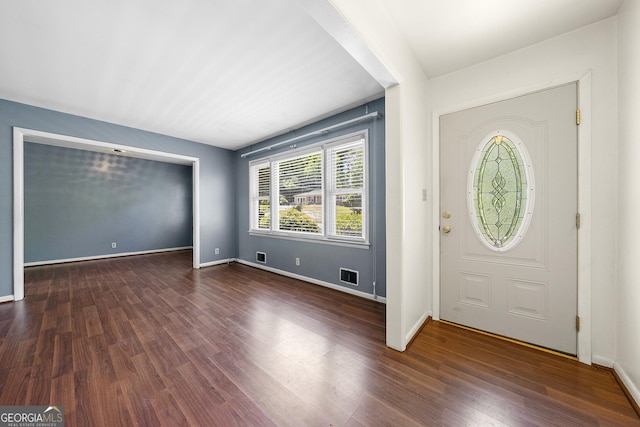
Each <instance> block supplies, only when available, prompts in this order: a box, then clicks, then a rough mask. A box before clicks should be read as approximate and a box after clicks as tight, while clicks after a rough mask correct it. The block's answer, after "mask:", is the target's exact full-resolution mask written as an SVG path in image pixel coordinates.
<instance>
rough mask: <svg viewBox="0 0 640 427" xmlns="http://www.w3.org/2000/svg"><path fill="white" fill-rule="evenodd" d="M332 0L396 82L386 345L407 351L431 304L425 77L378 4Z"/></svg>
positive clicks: (389, 139) (389, 143) (390, 140)
mask: <svg viewBox="0 0 640 427" xmlns="http://www.w3.org/2000/svg"><path fill="white" fill-rule="evenodd" d="M330 1H331V3H332V4H333V6H334V7H335V8H336V10H337V11H338V12H339V13H340V14H341V15H342V16H343V17H344V18H345V20H346V21H347V22H348V23H349V24H350V26H351V27H352V28H353V29H354V30H355V31H356V32H357V34H358V35H359V37H360V38H361V39H362V40H363V41H364V43H365V44H366V45H367V46H368V47H369V49H371V51H372V52H373V53H374V54H375V55H376V57H377V58H378V59H379V60H380V62H381V63H382V64H383V65H384V66H385V67H386V69H387V70H389V72H390V73H391V74H392V75H393V76H394V78H395V80H396V81H398V82H399V84H398V85H396V86H393V87H391V88H389V89H387V91H386V99H385V106H386V107H385V108H386V113H385V114H386V119H385V120H386V122H385V123H386V145H385V147H386V187H387V188H386V200H387V208H386V223H387V236H386V237H387V255H386V256H387V345H389V346H390V347H392V348H395V349H397V350H404V349H405V348H406V345H407V343H408V341H409V340H410V339H411V338H412V337H413V335H414V334H415V332H416V331H417V330H418V328H419V327H420V326H421V324H422V323H423V322H424V320H426V318H427V316H428V315H430V313H431V307H432V302H431V277H432V272H431V269H430V268H431V265H430V263H431V256H432V254H431V241H432V239H433V233H432V230H431V227H430V224H431V222H432V221H431V208H430V203H431V200H430V198H429V202H424V201H423V200H422V190H423V189H428V188H431V184H430V178H431V175H430V168H429V166H430V164H431V151H430V148H429V135H430V123H429V111H428V108H427V102H428V101H427V100H428V81H427V78H426V77H425V75H424V73H423V72H422V69H421V68H420V66H419V65H418V62H417V61H416V59H415V57H414V56H413V54H412V53H411V51H410V50H409V48H408V47H407V46H406V43H405V42H404V40H403V38H402V37H401V36H400V33H399V32H398V31H397V29H396V28H395V26H394V24H393V22H392V21H391V19H390V18H389V17H388V15H387V14H386V12H385V11H384V9H383V8H382V7H381V6H380V4H379V3H378V2H371V1H370V0H330ZM381 83H382V82H381Z"/></svg>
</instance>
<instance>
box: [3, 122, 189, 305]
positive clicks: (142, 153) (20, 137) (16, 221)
mask: <svg viewBox="0 0 640 427" xmlns="http://www.w3.org/2000/svg"><path fill="white" fill-rule="evenodd" d="M25 142H32V143H36V144H45V145H54V146H57V147H65V148H74V149H79V150H89V151H97V152H102V153H113V152H114V150H115V151H118V150H119V151H125V152H126V154H127V156H129V157H135V158H139V159H147V160H155V161H159V162H166V163H175V164H181V165H191V166H192V168H193V268H196V269H197V268H200V159H198V158H197V157H189V156H183V155H181V154H175V153H167V152H163V151H155V150H148V149H145V148H138V147H131V146H127V145H120V144H113V143H110V142H103V141H96V140H91V139H85V138H78V137H75V136H69V135H60V134H55V133H50V132H42V131H38V130H33V129H24V128H19V127H14V128H13V300H14V301H20V300H22V299H23V298H24V267H25V264H24V143H25ZM123 255H124V254H118V255H116V256H123ZM77 260H79V259H77Z"/></svg>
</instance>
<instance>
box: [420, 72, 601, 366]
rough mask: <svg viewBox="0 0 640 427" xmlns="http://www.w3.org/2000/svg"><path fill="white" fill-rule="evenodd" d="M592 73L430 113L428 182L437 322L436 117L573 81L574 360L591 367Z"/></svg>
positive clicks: (437, 173) (435, 315) (437, 123)
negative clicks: (577, 115) (576, 122)
mask: <svg viewBox="0 0 640 427" xmlns="http://www.w3.org/2000/svg"><path fill="white" fill-rule="evenodd" d="M591 75H592V71H591V70H587V71H586V72H583V73H580V74H570V75H567V76H564V77H561V78H558V79H555V80H553V81H545V82H540V83H539V84H536V85H532V86H527V87H522V88H517V89H514V90H512V91H508V92H505V93H500V94H495V95H492V96H489V97H485V98H481V99H474V100H470V101H469V102H466V103H464V104H458V105H454V106H450V107H446V108H442V109H439V110H437V111H434V112H433V113H432V123H433V126H432V141H433V146H432V153H433V162H432V165H431V166H432V170H433V175H432V178H433V179H432V183H433V187H432V189H431V191H432V194H433V200H434V202H433V211H432V212H433V224H432V227H433V230H435V231H434V235H435V236H437V237H435V238H434V239H433V242H432V243H433V246H432V249H433V254H434V255H433V266H432V267H433V277H432V280H433V287H432V292H433V293H432V298H433V316H432V317H433V319H434V320H440V237H441V234H440V232H439V226H440V116H443V115H445V114H450V113H455V112H458V111H462V110H466V109H469V108H475V107H479V106H482V105H487V104H490V103H493V102H500V101H504V100H507V99H510V98H515V97H518V96H523V95H527V94H530V93H534V92H538V91H541V90H546V89H550V88H553V87H556V86H560V85H564V84H569V83H574V82H577V84H578V87H577V90H578V108H580V110H581V123H580V126H578V211H579V212H580V215H581V224H580V230H579V231H578V311H577V313H578V316H580V331H579V332H578V348H577V355H578V360H579V361H580V362H582V363H586V364H589V365H590V364H591V362H592V356H591V333H592V332H591V280H592V273H591V245H592V242H591V227H592V222H591V215H592V209H591V131H592V130H591V104H592V100H591V80H592V77H591Z"/></svg>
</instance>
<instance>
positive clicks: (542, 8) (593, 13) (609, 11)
mask: <svg viewBox="0 0 640 427" xmlns="http://www.w3.org/2000/svg"><path fill="white" fill-rule="evenodd" d="M380 1H381V2H382V4H383V6H384V8H385V9H386V11H387V13H388V14H389V16H391V18H392V19H393V21H395V23H396V24H397V27H398V29H399V30H400V32H401V33H402V34H403V36H404V38H405V40H406V41H407V43H408V45H409V47H410V48H411V50H412V51H413V54H414V55H415V56H416V57H417V58H418V61H419V62H420V65H421V66H422V69H423V71H424V72H425V74H426V75H427V77H429V78H433V77H437V76H439V75H442V74H446V73H449V72H451V71H455V70H459V69H461V68H465V67H468V66H470V65H473V64H477V63H480V62H482V61H486V60H488V59H491V58H495V57H497V56H500V55H504V54H506V53H509V52H512V51H515V50H518V49H521V48H523V47H526V46H530V45H532V44H535V43H538V42H541V41H543V40H547V39H549V38H552V37H555V36H558V35H560V34H563V33H566V32H569V31H572V30H575V29H578V28H580V27H584V26H585V25H588V24H592V23H594V22H597V21H600V20H602V19H605V18H608V17H610V16H613V15H616V14H617V12H618V9H620V6H621V5H622V3H623V0H380Z"/></svg>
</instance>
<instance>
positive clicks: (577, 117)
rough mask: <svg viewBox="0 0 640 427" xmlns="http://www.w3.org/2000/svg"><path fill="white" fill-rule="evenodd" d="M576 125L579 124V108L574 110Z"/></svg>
mask: <svg viewBox="0 0 640 427" xmlns="http://www.w3.org/2000/svg"><path fill="white" fill-rule="evenodd" d="M576 124H577V125H579V124H580V109H579V108H578V109H577V110H576Z"/></svg>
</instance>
